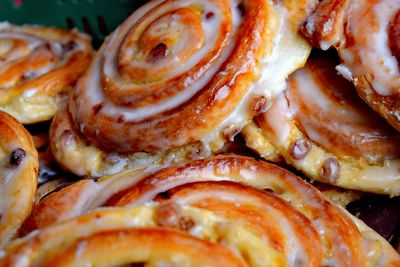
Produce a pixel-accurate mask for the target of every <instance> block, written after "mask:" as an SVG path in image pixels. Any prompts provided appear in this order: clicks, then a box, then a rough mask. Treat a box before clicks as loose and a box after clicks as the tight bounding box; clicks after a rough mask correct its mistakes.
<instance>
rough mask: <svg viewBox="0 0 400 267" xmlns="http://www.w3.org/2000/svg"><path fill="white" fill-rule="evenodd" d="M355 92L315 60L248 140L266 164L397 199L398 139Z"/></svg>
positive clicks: (329, 65) (331, 65)
mask: <svg viewBox="0 0 400 267" xmlns="http://www.w3.org/2000/svg"><path fill="white" fill-rule="evenodd" d="M352 89H353V85H352V84H351V83H349V82H348V81H346V80H345V79H344V78H342V77H341V76H338V75H337V73H336V70H335V64H334V62H333V61H332V60H329V59H328V58H325V57H312V58H310V59H309V61H308V63H307V65H306V67H305V68H303V69H301V70H299V71H297V72H296V73H294V74H293V75H292V76H291V77H290V78H289V82H288V88H287V90H286V91H285V92H284V93H283V94H282V95H280V96H279V97H278V98H277V99H276V100H275V101H274V102H273V104H272V106H271V108H270V109H269V110H268V111H267V112H265V113H263V114H262V115H260V116H258V117H257V118H256V120H255V123H254V124H252V125H250V126H248V128H246V129H245V131H244V135H245V138H246V139H247V140H249V145H250V146H251V147H252V148H253V149H254V150H256V151H259V152H260V153H264V154H262V156H264V157H265V158H266V159H273V158H271V157H270V155H273V157H275V155H276V154H279V155H281V156H282V157H283V158H284V159H285V160H286V162H287V163H289V164H290V165H292V166H294V167H295V168H297V169H298V170H301V171H302V172H304V173H305V174H306V175H307V176H308V177H310V178H312V179H315V180H318V181H321V182H325V183H329V184H332V185H336V186H339V187H343V188H348V189H358V190H361V191H367V192H375V193H380V194H389V195H399V194H400V150H399V142H400V134H398V133H397V132H396V131H395V130H393V129H392V128H391V127H390V125H389V124H387V123H386V121H384V120H383V119H381V118H380V117H379V116H377V115H376V114H375V113H374V112H373V111H372V110H370V109H369V107H368V106H367V105H365V104H364V103H363V102H362V101H361V100H360V99H359V98H358V97H357V95H356V94H355V92H354V90H352ZM254 140H258V141H257V142H254ZM260 140H261V141H260ZM264 142H265V143H264ZM263 144H266V145H265V146H264V145H263ZM268 149H270V151H271V152H266V151H265V150H268Z"/></svg>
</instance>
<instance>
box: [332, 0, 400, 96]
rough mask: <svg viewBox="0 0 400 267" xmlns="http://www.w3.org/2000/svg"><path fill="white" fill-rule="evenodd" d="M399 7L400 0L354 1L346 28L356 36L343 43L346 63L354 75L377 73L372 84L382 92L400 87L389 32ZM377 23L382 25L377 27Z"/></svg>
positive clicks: (340, 49) (343, 56)
mask: <svg viewBox="0 0 400 267" xmlns="http://www.w3.org/2000/svg"><path fill="white" fill-rule="evenodd" d="M399 10H400V1H398V0H384V1H383V0H381V1H378V2H377V3H375V2H374V3H371V2H370V1H366V0H363V1H352V3H351V7H350V14H349V15H348V23H347V29H346V31H347V32H349V33H350V35H351V36H353V37H354V38H355V43H354V44H353V45H349V46H347V47H346V46H343V48H341V47H339V53H340V56H341V58H342V59H343V61H344V63H343V66H344V67H346V68H347V69H350V70H352V77H355V76H367V77H369V76H370V75H373V76H372V80H371V84H372V87H373V89H374V90H375V91H376V92H377V93H378V94H380V95H382V96H387V95H391V94H393V93H395V92H398V91H399V88H400V70H399V66H398V63H397V60H396V58H395V57H394V56H393V55H392V53H391V51H390V49H389V42H388V32H387V31H388V26H389V24H390V21H391V19H392V18H393V17H394V16H395V14H396V12H398V11H399ZM365 11H368V13H366V12H365ZM366 14H367V15H366ZM376 23H378V25H376ZM376 27H378V29H377V30H376V31H375V30H374V29H375V28H376ZM338 71H339V72H340V73H342V74H343V76H344V77H346V78H348V77H349V73H348V72H347V71H345V69H344V68H343V67H341V68H339V69H338ZM363 89H364V88H363Z"/></svg>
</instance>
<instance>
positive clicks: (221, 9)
mask: <svg viewBox="0 0 400 267" xmlns="http://www.w3.org/2000/svg"><path fill="white" fill-rule="evenodd" d="M314 2H316V1H314V0H307V1H290V0H288V1H277V2H272V1H265V0H246V1H239V0H218V1H165V0H164V1H162V0H158V1H151V2H149V3H148V4H146V5H144V6H143V7H142V8H140V9H139V10H137V11H136V12H135V13H133V14H132V15H131V16H130V17H129V18H128V19H127V20H126V21H125V22H124V23H123V24H121V25H120V27H118V28H117V29H116V31H115V32H114V33H113V34H112V35H111V36H110V37H109V38H108V39H107V40H106V41H105V43H104V44H103V46H102V47H101V48H100V50H99V52H98V53H97V54H96V56H95V59H94V61H93V63H92V64H91V66H90V68H89V69H88V71H87V72H86V73H85V75H84V76H83V77H82V78H81V79H80V80H79V82H78V84H77V86H76V90H75V91H74V93H73V94H72V96H71V98H70V101H69V105H68V107H67V108H66V109H65V110H63V111H62V112H60V114H58V115H57V116H56V118H55V121H54V123H53V125H52V129H51V139H52V140H51V144H52V150H53V152H54V154H55V156H56V158H57V159H58V161H59V162H60V164H61V165H62V166H63V167H64V168H66V169H68V170H70V171H72V172H74V173H75V174H78V175H86V176H88V175H92V176H101V175H104V174H110V173H116V172H118V171H121V170H124V169H127V168H134V167H138V166H142V165H146V164H147V165H148V163H144V162H143V161H144V159H147V160H148V161H150V162H151V163H153V164H154V163H157V164H160V163H168V162H171V161H172V162H174V161H182V160H184V159H186V160H188V159H195V158H201V157H205V156H210V155H211V154H212V153H213V152H215V151H218V150H219V149H220V148H221V147H222V146H223V144H224V143H225V141H226V140H228V139H232V138H233V137H234V136H235V135H236V134H237V133H239V132H240V130H241V128H242V127H243V126H244V125H245V124H247V123H248V122H249V121H250V120H251V118H252V117H253V116H254V114H255V113H257V112H260V110H263V109H264V108H265V106H266V105H267V102H268V101H267V100H268V99H269V98H271V96H273V95H275V94H277V92H279V91H281V90H283V89H284V84H285V79H286V77H287V75H288V74H289V73H290V72H292V71H293V70H294V69H296V68H298V67H299V66H301V65H303V64H304V62H305V59H306V58H307V56H308V54H309V52H310V46H309V45H308V44H307V42H306V41H305V40H303V38H302V37H301V36H300V35H299V34H298V29H299V25H300V24H301V20H302V19H304V18H305V16H306V15H307V14H308V13H309V12H310V10H311V7H312V6H313V5H314V4H315V3H314ZM283 59H284V60H283ZM160 151H161V152H160ZM110 152H113V154H112V155H111V156H110Z"/></svg>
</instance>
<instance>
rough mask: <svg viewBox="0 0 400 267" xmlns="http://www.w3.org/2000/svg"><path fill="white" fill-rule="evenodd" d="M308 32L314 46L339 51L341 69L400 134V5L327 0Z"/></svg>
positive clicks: (391, 1)
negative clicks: (332, 48)
mask: <svg viewBox="0 0 400 267" xmlns="http://www.w3.org/2000/svg"><path fill="white" fill-rule="evenodd" d="M303 32H304V34H305V35H306V36H307V37H308V38H309V40H310V41H311V43H312V44H313V45H315V46H317V47H321V48H322V49H328V48H329V47H331V46H333V47H335V48H336V49H337V50H338V52H339V55H340V58H341V61H342V64H340V65H339V66H337V70H338V71H339V72H340V73H341V74H342V75H343V77H345V78H346V79H348V80H351V81H352V82H353V83H354V84H355V86H356V89H357V92H358V94H359V95H360V96H361V98H362V99H363V100H364V101H365V102H367V103H368V104H369V105H370V106H371V107H372V108H373V109H374V110H375V111H377V112H379V114H380V115H382V116H383V117H384V118H385V119H386V120H387V121H388V122H389V123H390V124H392V125H393V126H394V127H395V128H396V129H397V130H400V69H399V63H400V61H399V59H400V2H399V1H398V0H379V1H368V0H361V1H351V0H328V1H322V2H321V4H320V5H319V6H318V7H317V9H316V10H315V12H314V13H313V14H312V15H310V17H309V18H308V20H307V22H306V23H305V25H304V28H303Z"/></svg>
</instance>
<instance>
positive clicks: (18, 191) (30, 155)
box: [0, 111, 38, 247]
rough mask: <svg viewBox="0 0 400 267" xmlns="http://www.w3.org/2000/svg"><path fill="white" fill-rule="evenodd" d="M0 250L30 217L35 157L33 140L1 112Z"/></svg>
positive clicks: (19, 125) (33, 192) (35, 179)
mask: <svg viewBox="0 0 400 267" xmlns="http://www.w3.org/2000/svg"><path fill="white" fill-rule="evenodd" d="M0 130H1V134H0V148H1V149H0V164H1V174H0V197H1V201H0V247H3V246H4V245H5V244H6V243H7V242H8V241H9V240H11V239H12V238H14V237H15V235H16V234H17V231H18V230H19V228H20V227H21V225H22V224H23V222H24V221H25V219H26V218H27V217H28V216H29V214H30V212H31V209H32V206H33V203H34V197H35V193H36V187H37V174H38V156H37V152H36V150H35V147H34V145H33V141H32V137H31V136H30V134H29V133H28V132H27V131H26V130H25V129H24V127H23V126H22V125H21V124H20V123H19V122H18V121H17V120H15V119H14V118H13V117H11V116H9V115H7V114H6V113H4V112H2V111H0Z"/></svg>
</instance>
